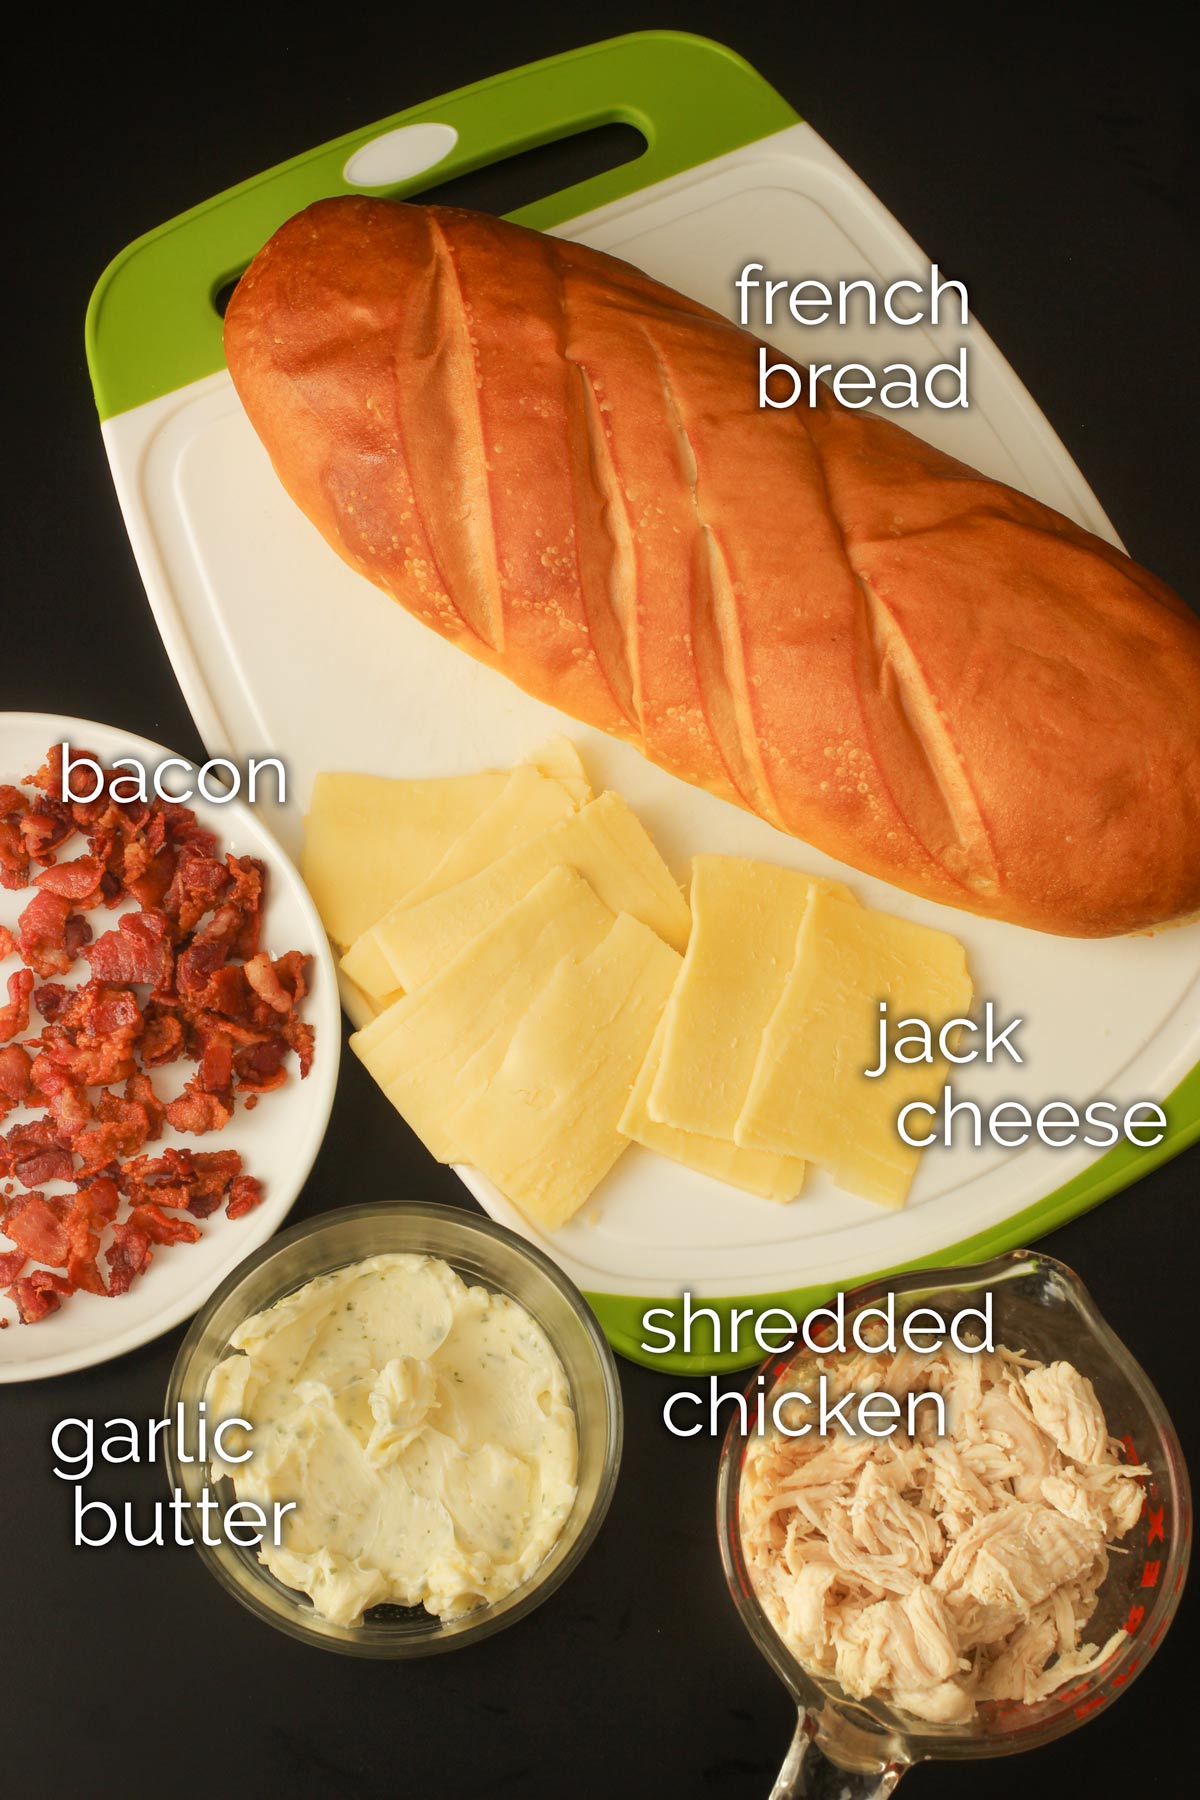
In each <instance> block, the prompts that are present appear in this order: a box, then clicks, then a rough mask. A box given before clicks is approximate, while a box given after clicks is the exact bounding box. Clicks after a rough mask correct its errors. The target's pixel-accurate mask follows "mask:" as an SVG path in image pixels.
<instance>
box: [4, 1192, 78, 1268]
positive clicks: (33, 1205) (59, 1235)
mask: <svg viewBox="0 0 1200 1800" xmlns="http://www.w3.org/2000/svg"><path fill="white" fill-rule="evenodd" d="M4 1235H5V1237H7V1238H8V1239H9V1240H10V1241H11V1242H12V1243H14V1244H15V1245H16V1246H17V1249H18V1250H23V1251H24V1252H25V1255H26V1256H29V1257H32V1258H33V1260H34V1262H40V1263H50V1264H51V1265H52V1266H53V1267H54V1268H62V1267H63V1265H64V1264H65V1263H66V1260H67V1250H68V1247H69V1246H68V1239H67V1234H66V1231H65V1230H64V1228H63V1224H62V1220H61V1219H59V1217H58V1216H57V1214H56V1213H55V1211H54V1208H53V1207H52V1206H51V1205H50V1203H49V1201H48V1200H46V1199H45V1198H44V1197H43V1195H41V1194H24V1195H19V1196H18V1198H17V1199H16V1200H15V1201H14V1202H13V1204H12V1206H11V1207H10V1208H9V1210H8V1212H7V1213H6V1214H5V1215H4Z"/></svg>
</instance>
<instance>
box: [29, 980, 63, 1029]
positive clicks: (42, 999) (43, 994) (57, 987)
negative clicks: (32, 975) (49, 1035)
mask: <svg viewBox="0 0 1200 1800" xmlns="http://www.w3.org/2000/svg"><path fill="white" fill-rule="evenodd" d="M70 998H71V989H70V988H69V987H64V986H63V984H62V982H61V981H47V982H46V983H45V984H44V985H43V986H42V987H40V988H38V989H37V991H36V992H35V994H34V996H33V1004H34V1005H35V1006H36V1007H37V1009H38V1011H39V1012H40V1013H41V1015H42V1017H43V1019H45V1021H46V1023H47V1025H53V1023H54V1021H55V1020H56V1019H57V1017H58V1015H59V1013H60V1012H61V1011H62V1009H63V1007H64V1006H66V1005H67V1004H68V1002H69V1001H70Z"/></svg>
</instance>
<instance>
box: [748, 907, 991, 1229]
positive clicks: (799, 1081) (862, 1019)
mask: <svg viewBox="0 0 1200 1800" xmlns="http://www.w3.org/2000/svg"><path fill="white" fill-rule="evenodd" d="M881 1000H886V1001H887V1003H888V1014H889V1016H890V1018H891V1019H892V1020H893V1021H900V1020H902V1019H906V1018H918V1019H923V1020H924V1021H926V1023H927V1024H929V1025H930V1026H932V1027H933V1029H934V1031H935V1032H936V1031H937V1029H938V1027H939V1026H940V1025H941V1024H943V1023H944V1022H945V1021H946V1020H948V1019H952V1018H957V1017H960V1016H962V1015H963V1014H964V1013H965V1012H966V1009H967V1007H968V1006H969V1005H970V1003H971V978H970V975H969V974H968V972H967V958H966V952H965V951H964V949H963V947H962V945H961V944H960V943H959V942H958V940H957V939H956V938H952V937H950V936H949V935H948V934H947V933H946V932H944V931H933V930H931V929H930V928H929V927H927V926H925V925H913V924H911V923H910V922H909V921H908V920H907V919H896V918H892V917H891V916H890V915H889V914H887V913H879V912H873V911H869V910H868V909H867V908H865V907H860V906H849V905H847V904H846V902H845V901H844V900H842V899H839V898H838V896H837V895H836V894H831V893H829V892H828V891H821V890H817V891H815V892H814V893H813V895H812V898H811V899H810V901H809V904H808V910H807V912H806V913H805V916H804V923H803V925H802V926H801V929H800V936H799V938H798V940H797V945H796V960H795V962H794V963H793V965H792V969H791V973H790V974H789V976H788V980H787V984H786V986H785V988H784V991H783V993H782V994H781V995H780V998H779V1003H778V1005H777V1006H776V1008H775V1011H774V1012H773V1014H772V1016H771V1019H770V1022H769V1023H768V1025H767V1028H766V1030H765V1032H764V1033H763V1038H762V1047H761V1049H760V1051H759V1057H758V1063H757V1066H756V1068H755V1070H754V1078H753V1081H752V1082H751V1084H750V1091H749V1093H748V1095H747V1097H746V1104H745V1106H744V1107H743V1109H742V1114H741V1118H740V1119H739V1121H738V1124H737V1129H736V1131H735V1134H734V1135H735V1137H736V1141H737V1142H738V1143H739V1144H743V1145H745V1146H747V1147H748V1148H752V1149H757V1150H770V1151H774V1152H776V1153H777V1154H780V1155H788V1156H799V1157H802V1158H803V1159H804V1160H805V1161H807V1162H814V1163H820V1164H821V1165H822V1166H823V1167H825V1168H827V1169H828V1170H829V1171H830V1173H831V1175H832V1176H833V1179H834V1181H835V1182H836V1183H837V1185H838V1186H839V1187H844V1188H847V1189H849V1191H850V1192H851V1193H854V1194H861V1195H863V1196H864V1198H866V1199H868V1200H876V1201H878V1202H879V1204H880V1205H882V1206H903V1204H904V1201H905V1198H906V1196H907V1194H908V1189H909V1186H910V1185H911V1182H912V1178H913V1175H914V1174H915V1172H916V1167H917V1162H918V1159H919V1157H920V1151H919V1150H915V1149H913V1148H911V1147H910V1146H909V1145H907V1144H906V1143H904V1141H903V1139H902V1138H901V1137H900V1134H899V1132H898V1130H897V1129H896V1120H897V1118H898V1116H899V1113H900V1111H901V1109H902V1107H904V1106H905V1105H906V1104H907V1103H908V1102H909V1101H912V1100H926V1101H931V1100H933V1099H934V1098H935V1097H936V1096H937V1095H938V1094H939V1093H940V1091H941V1088H942V1086H943V1084H944V1082H945V1080H946V1064H945V1062H944V1061H942V1060H939V1061H937V1062H935V1063H932V1064H929V1063H916V1064H905V1063H897V1062H896V1061H895V1059H894V1058H892V1059H890V1061H889V1065H888V1067H887V1069H886V1071H885V1072H884V1073H883V1074H882V1075H880V1076H878V1077H876V1078H874V1079H869V1078H868V1077H867V1075H866V1073H865V1071H866V1070H867V1069H873V1068H876V1067H877V1066H878V1063H879V1019H880V1014H879V1002H880V1001H881Z"/></svg>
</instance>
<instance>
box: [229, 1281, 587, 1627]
mask: <svg viewBox="0 0 1200 1800" xmlns="http://www.w3.org/2000/svg"><path fill="white" fill-rule="evenodd" d="M231 1342H232V1345H233V1349H234V1351H235V1352H236V1354H233V1355H231V1356H229V1357H227V1358H226V1359H225V1360H224V1361H223V1362H222V1363H221V1364H220V1365H219V1366H218V1367H217V1368H216V1369H215V1370H214V1371H213V1374H212V1377H211V1379H210V1381H209V1384H208V1390H207V1395H206V1397H207V1400H208V1405H209V1412H210V1415H212V1416H213V1417H214V1418H240V1419H244V1420H246V1421H247V1422H248V1423H249V1424H250V1426H251V1428H252V1429H251V1432H250V1433H249V1434H247V1433H245V1432H243V1431H241V1430H240V1429H239V1428H236V1427H235V1428H231V1429H230V1430H228V1431H227V1432H226V1433H225V1438H224V1444H225V1448H226V1452H227V1455H228V1457H229V1459H230V1460H228V1461H221V1460H217V1459H214V1462H213V1473H214V1475H215V1476H221V1475H226V1476H228V1477H229V1478H230V1479H231V1480H232V1481H233V1484H234V1487H235V1489H236V1492H237V1496H238V1498H239V1500H251V1501H257V1502H258V1503H259V1504H260V1505H263V1504H265V1505H267V1506H270V1505H272V1504H274V1503H275V1502H277V1501H284V1502H287V1501H292V1502H294V1503H295V1510H294V1511H292V1512H290V1513H288V1514H287V1516H286V1519H285V1522H284V1525H283V1528H282V1533H281V1542H280V1543H279V1544H272V1543H269V1542H264V1543H263V1544H262V1546H261V1548H260V1551H259V1555H260V1557H261V1559H262V1561H263V1562H264V1563H265V1564H266V1566H267V1568H268V1569H270V1571H271V1573H272V1574H273V1575H275V1576H276V1577H277V1578H278V1579H279V1580H280V1581H281V1582H283V1583H285V1585H286V1586H288V1587H292V1588H297V1589H299V1590H300V1591H301V1592H303V1593H305V1594H307V1595H308V1596H309V1598H310V1599H311V1601H312V1603H313V1606H314V1608H315V1610H316V1611H317V1612H318V1613H319V1614H320V1615H321V1616H322V1617H323V1618H325V1619H328V1620H329V1621H330V1622H331V1623H333V1624H337V1625H355V1624H357V1623H359V1621H360V1620H361V1619H362V1616H363V1613H364V1612H365V1611H366V1610H367V1609H368V1608H369V1607H372V1606H378V1605H380V1604H381V1603H385V1602H386V1603H391V1604H394V1605H399V1606H418V1605H420V1606H424V1607H425V1608H426V1609H427V1610H428V1611H429V1612H431V1613H436V1614H437V1615H438V1616H439V1617H441V1618H443V1619H448V1618H453V1617H455V1616H457V1615H459V1614H461V1613H464V1612H467V1611H469V1610H470V1609H471V1608H473V1607H475V1606H478V1605H481V1604H483V1603H485V1602H489V1601H495V1600H499V1599H502V1598H503V1596H504V1595H506V1594H508V1593H511V1592H512V1591H513V1589H514V1588H517V1587H519V1586H520V1585H521V1584H522V1583H523V1582H525V1581H526V1580H527V1579H528V1578H529V1576H530V1575H532V1574H533V1572H534V1570H535V1569H537V1567H538V1565H539V1564H540V1563H541V1562H542V1561H543V1560H544V1558H545V1557H546V1555H547V1553H548V1552H549V1551H550V1549H551V1548H552V1546H553V1544H554V1543H555V1540H556V1539H557V1538H558V1536H559V1533H560V1532H561V1531H562V1528H563V1526H564V1524H565V1523H566V1520H567V1517H568V1515H569V1514H570V1511H571V1507H572V1504H573V1502H574V1499H575V1478H576V1435H575V1416H574V1413H573V1411H572V1408H571V1396H570V1391H569V1389H568V1386H567V1378H566V1375H565V1373H564V1371H563V1367H562V1363H561V1362H560V1361H559V1358H558V1356H557V1354H556V1353H555V1351H554V1349H553V1347H552V1346H551V1344H550V1342H549V1340H548V1338H547V1337H546V1334H545V1332H544V1331H543V1330H542V1328H541V1326H540V1325H538V1324H537V1323H536V1321H535V1320H534V1319H532V1318H531V1317H530V1315H529V1314H528V1313H527V1312H526V1311H525V1309H524V1308H523V1307H522V1306H519V1305H518V1304H517V1303H516V1301H514V1300H510V1299H509V1298H507V1296H505V1295H503V1294H495V1293H491V1292H490V1291H489V1290H488V1289H486V1288H483V1287H468V1286H467V1285H466V1284H465V1283H464V1282H463V1281H462V1280H461V1279H460V1278H459V1276H458V1275H456V1274H455V1272H454V1270H453V1269H452V1268H450V1266H449V1264H448V1263H445V1262H443V1261H441V1260H440V1259H438V1258H435V1257H429V1256H420V1255H410V1254H399V1253H396V1254H388V1255H381V1256H373V1257H370V1258H368V1259H367V1260H366V1261H364V1262H359V1263H354V1264H352V1265H351V1266H350V1267H348V1268H345V1269H339V1270H337V1271H336V1272H335V1273H333V1274H330V1275H322V1276H319V1277H318V1278H317V1279H316V1280H314V1281H310V1282H308V1283H307V1284H306V1285H305V1286H304V1287H302V1288H300V1289H299V1290H298V1291H297V1292H296V1293H294V1294H289V1295H288V1296H287V1297H286V1298H285V1299H283V1300H281V1301H279V1302H278V1303H277V1304H276V1305H274V1306H272V1307H269V1308H268V1309H267V1310H265V1311H264V1312H261V1313H257V1314H256V1315H255V1316H254V1317H253V1318H250V1319H247V1320H246V1322H245V1323H244V1324H243V1325H242V1326H240V1327H239V1329H238V1330H237V1331H236V1332H235V1333H234V1335H233V1338H232V1340H231ZM246 1449H250V1450H251V1451H252V1455H251V1456H250V1458H249V1460H248V1461H245V1462H237V1461H235V1460H233V1459H234V1458H236V1457H237V1456H238V1455H240V1454H242V1453H243V1452H244V1451H245V1450H246Z"/></svg>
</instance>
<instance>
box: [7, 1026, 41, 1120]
mask: <svg viewBox="0 0 1200 1800" xmlns="http://www.w3.org/2000/svg"><path fill="white" fill-rule="evenodd" d="M32 1068H33V1058H32V1057H31V1056H30V1054H29V1052H28V1050H27V1049H26V1048H25V1046H24V1044H6V1045H5V1047H4V1049H3V1050H0V1119H2V1118H3V1117H4V1115H5V1113H10V1112H11V1111H12V1109H13V1107H14V1106H26V1105H28V1103H29V1098H30V1095H31V1093H32V1091H33V1087H32V1083H31V1081H30V1079H29V1075H30V1070H31V1069H32Z"/></svg>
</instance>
